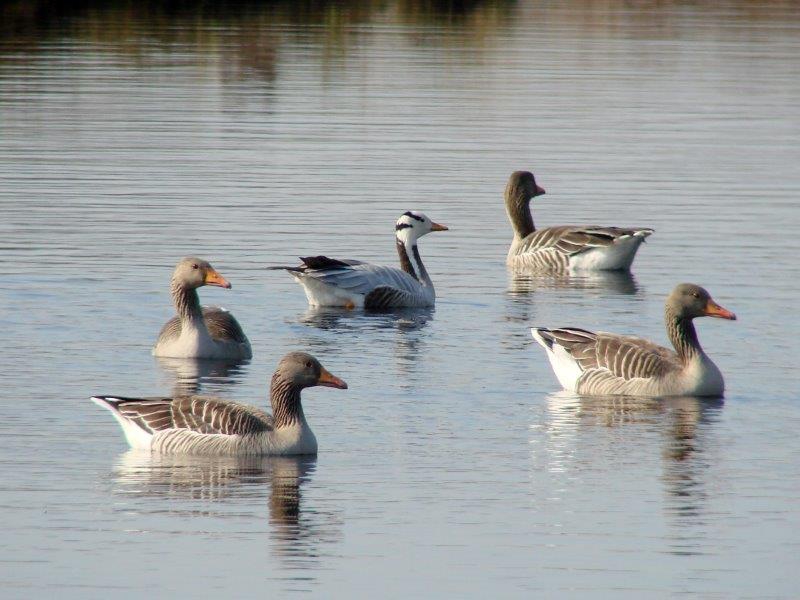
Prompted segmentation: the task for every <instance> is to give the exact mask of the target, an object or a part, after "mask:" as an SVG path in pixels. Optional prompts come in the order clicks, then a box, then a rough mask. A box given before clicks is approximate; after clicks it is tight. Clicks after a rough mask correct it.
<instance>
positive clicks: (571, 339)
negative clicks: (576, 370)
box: [546, 327, 680, 381]
mask: <svg viewBox="0 0 800 600" xmlns="http://www.w3.org/2000/svg"><path fill="white" fill-rule="evenodd" d="M546 334H547V336H548V340H551V343H555V344H558V345H559V346H561V347H562V348H564V349H565V350H566V351H567V352H568V353H569V354H570V355H571V356H572V357H573V358H574V359H575V361H576V362H577V363H578V365H579V366H580V368H581V369H582V370H583V371H584V372H585V371H590V370H596V369H601V370H604V371H608V372H610V373H611V374H612V375H614V376H615V377H619V378H620V379H623V380H626V381H629V380H631V379H639V378H650V377H661V376H663V375H664V374H665V373H667V372H668V371H671V370H673V369H678V368H680V364H679V362H678V358H677V355H676V354H675V352H673V351H672V350H669V349H668V348H664V347H663V346H659V345H657V344H654V343H652V342H650V341H648V340H645V339H642V338H638V337H632V336H623V335H615V334H613V333H603V332H598V333H593V332H591V331H586V330H583V329H577V328H569V327H567V328H562V329H548V330H547V331H546Z"/></svg>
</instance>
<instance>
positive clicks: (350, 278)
mask: <svg viewBox="0 0 800 600" xmlns="http://www.w3.org/2000/svg"><path fill="white" fill-rule="evenodd" d="M445 230H447V228H446V227H444V226H443V225H439V224H437V223H433V222H432V221H431V220H430V219H428V218H427V217H426V216H425V215H423V214H422V213H419V212H415V211H407V212H406V213H404V214H403V215H401V217H400V218H399V219H398V221H397V223H396V225H395V236H396V242H397V243H396V246H397V253H398V256H399V259H400V268H399V269H398V268H395V267H384V266H379V265H373V264H370V263H367V262H362V261H359V260H339V259H334V258H329V257H327V256H311V257H301V258H300V261H301V264H300V265H297V266H282V267H268V268H269V269H285V270H286V271H288V272H289V273H290V274H291V275H292V276H293V277H294V278H295V279H296V280H297V281H298V282H299V283H300V284H301V285H302V286H303V289H304V290H305V292H306V296H307V297H308V301H309V304H311V305H312V306H345V307H347V308H354V307H356V306H363V307H364V308H378V309H387V308H404V307H412V308H413V307H425V306H433V304H434V302H435V299H436V294H435V290H434V287H433V282H432V281H431V279H430V276H429V275H428V272H427V270H426V269H425V265H423V264H422V259H421V257H420V255H419V249H418V247H417V239H418V238H419V237H420V236H422V235H425V234H427V233H430V232H431V231H445Z"/></svg>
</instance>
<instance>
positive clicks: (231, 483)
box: [113, 450, 341, 559]
mask: <svg viewBox="0 0 800 600" xmlns="http://www.w3.org/2000/svg"><path fill="white" fill-rule="evenodd" d="M316 460H317V459H316V457H314V456H304V457H276V456H265V457H202V456H188V455H160V454H153V453H149V452H142V451H137V450H129V451H128V452H126V453H124V454H122V455H121V456H120V458H119V460H118V461H117V464H116V465H115V467H114V471H113V479H114V492H115V493H116V494H119V495H122V496H125V497H128V498H140V499H145V500H146V502H144V503H139V504H137V505H136V507H135V509H134V510H137V511H139V512H159V513H160V512H164V511H166V512H168V513H173V514H189V515H200V516H211V517H215V518H221V519H225V518H229V517H230V515H231V514H232V513H231V510H230V509H231V506H233V507H235V508H237V509H239V510H238V511H237V512H236V514H237V515H238V516H241V514H242V513H241V510H242V509H248V510H249V509H252V508H253V507H256V514H255V515H254V516H255V518H259V515H258V513H259V512H260V510H259V509H258V507H259V506H263V504H261V501H266V503H267V507H268V513H269V532H270V537H271V538H272V541H273V548H274V550H275V552H276V553H277V554H278V555H280V556H282V557H286V558H287V559H308V558H313V557H316V556H319V554H320V552H321V550H320V546H321V545H322V544H325V543H331V542H334V541H338V540H339V539H341V519H340V518H339V517H338V515H337V514H336V513H335V512H331V511H324V510H318V509H317V510H304V508H303V496H302V488H303V486H304V485H306V484H307V482H308V481H310V480H311V477H312V475H313V473H314V471H315V470H316ZM159 500H160V501H161V502H160V501H159ZM198 500H200V501H203V507H202V508H201V509H198V508H197V504H194V503H191V502H192V501H198Z"/></svg>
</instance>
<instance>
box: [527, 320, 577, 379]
mask: <svg viewBox="0 0 800 600" xmlns="http://www.w3.org/2000/svg"><path fill="white" fill-rule="evenodd" d="M531 335H533V339H535V340H536V341H537V342H538V343H539V345H540V346H541V347H542V348H544V350H545V353H546V354H547V358H548V359H549V360H550V365H551V366H552V367H553V372H554V373H555V374H556V377H557V378H558V382H559V383H560V384H561V386H562V387H563V388H564V389H565V390H567V391H568V392H574V391H576V390H577V385H578V379H579V378H580V376H581V375H583V369H581V366H580V365H579V364H578V363H577V361H576V360H575V359H574V358H572V355H571V354H570V353H569V352H567V350H566V349H565V348H564V347H563V346H559V345H558V344H556V343H553V347H552V349H551V348H550V347H549V346H548V344H547V342H546V341H545V340H544V338H542V336H541V335H539V331H538V330H537V329H536V328H535V327H534V328H531Z"/></svg>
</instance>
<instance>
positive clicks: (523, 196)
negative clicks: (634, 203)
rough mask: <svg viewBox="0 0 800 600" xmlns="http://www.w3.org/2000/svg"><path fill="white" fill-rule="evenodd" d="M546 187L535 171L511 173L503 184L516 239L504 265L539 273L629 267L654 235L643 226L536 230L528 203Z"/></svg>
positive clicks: (558, 227)
mask: <svg viewBox="0 0 800 600" xmlns="http://www.w3.org/2000/svg"><path fill="white" fill-rule="evenodd" d="M544 193H545V191H544V189H543V188H541V187H539V185H537V183H536V179H535V178H534V177H533V173H530V172H529V171H515V172H514V173H512V174H511V177H510V179H509V180H508V185H507V186H506V193H505V199H506V212H507V213H508V218H509V220H510V221H511V226H512V227H513V228H514V239H513V240H512V242H511V248H509V250H508V256H507V258H506V263H507V264H508V265H509V266H511V267H515V268H520V269H531V270H543V271H581V270H594V271H601V270H611V271H613V270H621V269H630V267H631V264H632V263H633V258H634V256H636V251H637V250H638V249H639V246H640V245H641V243H642V242H644V240H645V238H646V237H647V236H648V235H650V234H651V233H653V230H652V229H647V228H629V229H626V228H621V227H599V226H596V225H587V226H578V225H559V226H556V227H546V228H544V229H536V228H535V227H534V225H533V216H532V215H531V209H530V201H531V200H532V199H533V198H535V197H536V196H541V195H542V194H544Z"/></svg>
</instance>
